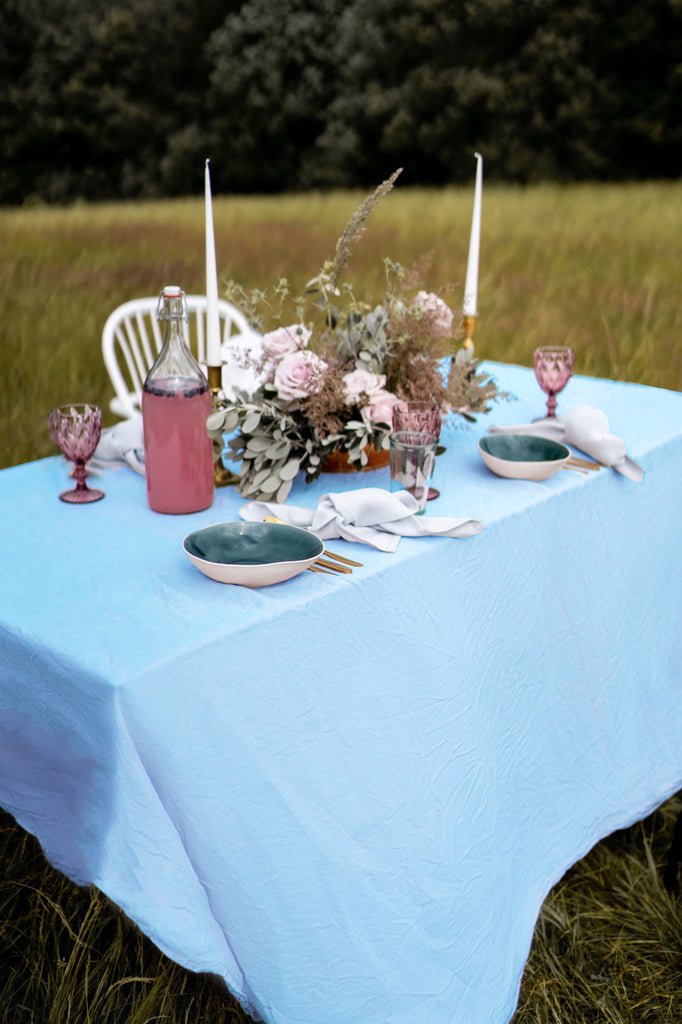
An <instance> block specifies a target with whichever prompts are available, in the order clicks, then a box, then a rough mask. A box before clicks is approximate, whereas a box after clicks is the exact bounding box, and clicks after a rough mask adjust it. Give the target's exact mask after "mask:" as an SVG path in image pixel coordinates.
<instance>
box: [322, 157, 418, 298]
mask: <svg viewBox="0 0 682 1024" xmlns="http://www.w3.org/2000/svg"><path fill="white" fill-rule="evenodd" d="M402 170H403V169H402V167H399V168H398V170H397V171H394V172H393V174H392V175H391V177H390V178H387V179H386V181H382V183H381V184H380V185H378V186H377V187H376V188H375V190H374V192H372V194H371V195H369V196H367V198H366V199H363V201H362V202H361V203H360V205H359V206H358V208H357V210H356V211H355V213H354V214H353V215H352V216H351V218H350V220H349V221H348V223H347V224H346V227H345V228H344V230H343V234H342V235H341V237H340V238H339V240H338V242H337V243H336V253H335V255H334V259H333V261H332V264H331V267H330V269H329V282H330V287H331V290H332V291H333V290H334V289H335V288H338V285H339V281H340V280H341V275H342V274H343V272H344V270H345V269H346V267H347V266H348V264H349V263H350V258H351V255H352V251H353V246H354V245H356V244H357V242H358V241H359V240H360V238H361V237H362V232H363V231H364V226H365V221H366V220H367V218H368V217H369V215H370V213H371V212H372V210H373V209H374V208H375V206H377V205H378V203H379V201H380V200H381V199H382V198H383V197H384V196H385V195H386V194H387V193H388V192H390V191H391V189H392V188H393V186H394V185H395V183H396V181H397V179H398V177H399V175H400V174H401V173H402Z"/></svg>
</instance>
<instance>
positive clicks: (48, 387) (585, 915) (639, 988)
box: [0, 183, 682, 1024]
mask: <svg viewBox="0 0 682 1024" xmlns="http://www.w3.org/2000/svg"><path fill="white" fill-rule="evenodd" d="M361 198H362V195H360V194H355V193H335V194H328V195H323V194H319V195H318V194H314V195H306V196H278V197H272V198H267V197H266V198H263V197H254V198H233V197H217V198H216V199H215V202H214V212H215V233H216V246H217V257H218V270H219V276H220V278H221V280H223V281H226V280H227V279H234V280H237V281H239V282H241V283H243V284H244V285H245V286H246V287H265V286H266V285H268V284H270V283H273V282H276V281H277V279H278V278H279V277H280V276H286V277H288V278H289V279H290V280H291V282H292V285H293V287H295V288H301V287H302V286H303V285H304V284H305V282H306V281H307V280H309V279H310V278H311V277H313V276H314V274H315V273H316V272H317V270H318V269H319V267H320V266H321V264H322V262H323V261H324V259H326V258H327V257H328V256H331V255H332V254H333V251H334V247H335V244H336V239H337V237H338V236H339V234H340V233H341V231H342V229H343V226H344V224H345V222H346V220H347V218H348V216H349V215H350V214H351V213H352V211H353V210H354V208H355V206H356V205H357V203H358V202H359V201H360V199H361ZM472 198H473V190H464V189H446V190H439V191H435V190H434V191H431V190H423V189H417V190H401V188H400V187H399V186H398V187H397V188H396V189H395V191H394V192H393V193H391V195H389V196H388V197H386V198H385V199H384V200H383V201H382V204H381V205H380V206H379V208H378V209H377V210H376V211H375V212H374V213H373V214H372V217H371V219H370V221H369V222H368V225H367V231H366V234H365V236H364V237H363V239H362V241H361V242H360V244H359V245H358V247H357V250H356V253H355V258H354V261H353V263H352V265H351V267H350V268H349V277H350V278H352V279H353V280H354V281H355V282H357V283H359V284H361V285H362V289H365V288H366V289H367V292H368V294H371V295H372V296H373V297H375V298H378V297H379V294H380V290H381V285H382V279H383V268H382V259H383V257H385V256H390V257H391V258H392V259H394V260H398V261H400V262H401V263H403V264H404V265H406V266H408V265H410V264H411V263H413V262H415V261H417V260H419V259H420V258H421V257H422V256H423V255H424V254H426V253H429V254H430V256H431V261H430V265H429V268H428V270H427V271H426V278H425V282H424V283H425V285H426V287H428V288H430V289H433V290H435V289H437V288H439V287H440V286H441V285H448V286H450V287H451V290H450V291H449V292H448V293H447V295H446V297H447V298H448V300H449V301H450V303H451V305H452V307H453V309H457V308H459V306H460V305H461V296H462V287H463V282H464V275H465V269H466V259H467V250H468V237H469V226H470V219H471V204H472ZM681 200H682V184H678V183H668V184H639V185H628V186H618V187H616V186H610V185H603V186H593V185H585V186H570V187H556V186H537V187H533V188H527V189H524V188H486V189H485V190H484V202H483V229H482V242H481V273H480V283H479V318H478V322H477V325H476V333H475V342H476V351H477V354H478V355H479V356H481V357H482V358H489V359H493V360H500V361H507V362H515V363H520V364H522V365H530V363H531V361H532V353H533V349H534V348H536V347H537V346H538V345H541V344H551V343H556V344H569V345H571V346H572V347H573V348H574V349H575V352H576V372H578V373H581V374H588V375H593V376H603V377H613V378H618V379H622V380H630V381H637V382H639V383H642V384H647V385H653V386H656V387H663V388H670V389H674V390H682V346H681V345H680V344H679V342H678V338H679V336H680V328H681V326H682V322H681V321H682V313H681V311H680V303H679V300H678V278H679V268H680V265H682V258H681V257H682V202H681ZM0 244H1V245H2V253H3V263H2V268H3V272H2V275H0V314H1V316H2V340H1V344H0V372H1V374H2V382H3V387H2V389H1V390H0V468H2V467H6V466H11V465H14V464H17V463H20V462H24V461H27V460H31V459H36V458H42V457H45V456H50V455H54V454H56V449H55V446H54V444H53V442H52V441H51V439H50V436H49V431H48V428H47V423H46V416H47V413H48V411H49V410H50V409H51V408H52V407H53V406H55V405H57V404H61V403H63V402H67V401H88V402H95V403H98V404H100V405H101V406H102V407H103V409H104V411H105V423H112V422H114V418H113V417H112V416H111V414H110V413H109V412H108V401H109V398H110V397H111V393H112V392H111V388H110V385H109V382H108V378H107V376H106V372H105V370H104V364H103V361H102V357H101V348H100V338H101V331H102V326H103V324H104V321H105V319H106V317H107V315H108V313H109V312H110V311H111V310H112V309H113V308H114V307H115V306H116V305H118V304H119V303H120V302H122V301H124V300H126V299H128V298H132V297H134V296H138V295H154V294H157V293H158V292H159V291H160V290H161V288H162V287H163V285H164V284H167V283H174V284H179V285H181V286H182V287H183V288H184V289H185V290H186V291H188V292H192V291H203V290H204V211H203V202H202V200H201V199H198V198H197V199H188V200H181V201H180V200H179V201H166V202H159V203H145V204H123V203H120V204H114V203H112V204H102V205H96V206H88V205H75V206H72V207H69V208H63V209H59V208H52V207H49V208H48V207H41V206H34V207H30V208H22V209H6V210H0ZM680 810H682V798H680V797H679V796H676V797H672V798H671V799H670V800H668V801H666V803H665V804H664V805H663V806H662V807H661V808H659V809H658V810H656V811H654V812H653V813H652V814H651V815H650V816H649V817H648V818H646V819H645V820H644V821H643V822H640V823H637V824H635V825H633V826H632V827H631V828H629V829H626V830H623V831H621V832H618V833H615V834H614V835H612V836H609V837H607V838H606V839H604V840H603V841H602V842H600V843H598V844H597V845H596V846H595V847H594V849H593V850H592V851H591V852H590V853H589V854H588V855H587V856H586V857H585V858H583V859H582V860H581V861H580V862H578V864H576V865H575V866H574V867H573V868H572V869H571V870H570V871H569V872H567V874H566V875H565V876H564V878H562V879H561V881H560V882H559V883H558V884H557V885H556V886H555V887H554V889H553V890H552V891H551V893H549V895H548V897H547V899H546V901H545V903H544V905H543V908H542V911H541V914H540V918H539V920H538V923H537V927H536V931H535V937H534V941H533V946H532V949H531V953H530V957H529V960H528V963H527V965H526V970H525V973H524V978H523V983H522V987H521V994H520V999H519V1007H518V1010H517V1012H516V1015H515V1017H514V1020H513V1024H654V1022H656V1024H679V1022H680V1021H682V998H681V997H680V991H681V989H682V900H681V899H680V897H679V896H677V895H673V894H669V893H668V892H667V891H666V890H665V889H664V887H663V885H662V883H661V872H662V867H663V864H664V863H665V857H666V851H667V847H668V844H669V842H670V837H671V833H672V828H673V823H674V820H675V818H676V816H677V814H678V813H679V811H680ZM0 860H1V861H2V864H3V871H2V876H1V877H0V960H1V962H2V970H1V971H0V1006H2V1007H3V1008H11V1016H8V1017H6V1018H5V1019H7V1020H8V1021H9V1020H11V1021H12V1024H95V1022H96V1024H151V1022H152V1021H154V1022H156V1021H164V1022H168V1024H190V1022H191V1024H246V1022H247V1021H248V1018H247V1017H246V1016H245V1015H244V1014H243V1013H242V1011H241V1010H240V1009H239V1007H237V1006H236V1005H235V1003H234V1002H233V1000H232V999H231V998H230V997H229V995H228V994H227V993H226V992H225V991H224V989H223V987H222V986H221V984H220V983H219V981H218V980H217V979H215V978H213V977H211V976H201V975H194V974H192V973H190V972H187V971H185V970H183V969H182V968H181V967H179V966H178V965H176V964H174V963H172V962H171V961H169V960H168V959H166V958H165V957H164V956H163V955H162V954H161V953H160V952H159V951H158V950H156V948H155V947H154V946H153V945H152V944H151V943H150V942H148V941H147V940H146V939H145V937H144V936H143V935H141V934H140V932H139V931H138V930H137V929H136V928H135V926H134V925H133V924H131V923H130V922H129V921H127V920H126V919H125V917H124V916H123V915H122V914H121V913H120V912H119V911H118V909H117V908H116V907H115V906H113V905H112V904H111V903H110V902H109V901H108V900H107V898H106V897H105V896H103V895H102V894H101V893H99V892H98V891H97V890H95V889H94V888H93V889H87V888H86V889H80V888H78V887H76V886H75V885H73V884H72V883H71V882H69V881H68V880H67V879H66V878H64V877H63V876H62V875H60V874H59V873H58V872H56V871H54V870H53V869H52V868H50V867H49V865H48V864H47V863H46V861H45V859H44V857H43V855H42V853H41V851H40V847H39V845H38V844H37V842H36V841H35V840H34V839H33V838H32V837H31V836H29V835H27V834H26V833H24V832H23V831H22V830H21V829H20V828H19V827H18V826H17V825H16V824H15V823H14V821H13V820H12V819H11V817H10V816H9V815H6V814H4V812H0ZM5 1012H9V1010H6V1011H5ZM316 1024H324V1021H320V1022H316ZM357 1024H362V1022H361V1021H358V1022H357ZM415 1024H425V1022H422V1021H420V1022H417V1021H415Z"/></svg>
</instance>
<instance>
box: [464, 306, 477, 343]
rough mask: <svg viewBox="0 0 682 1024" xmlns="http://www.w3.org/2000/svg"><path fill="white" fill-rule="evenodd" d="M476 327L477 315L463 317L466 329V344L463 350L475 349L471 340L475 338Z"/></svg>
mask: <svg viewBox="0 0 682 1024" xmlns="http://www.w3.org/2000/svg"><path fill="white" fill-rule="evenodd" d="M475 326H476V316H475V314H469V313H467V314H465V315H464V316H463V317H462V327H463V328H464V344H463V345H462V348H466V349H471V348H473V347H474V343H473V341H472V340H471V339H472V338H473V336H474V328H475Z"/></svg>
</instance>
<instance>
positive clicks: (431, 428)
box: [392, 401, 443, 501]
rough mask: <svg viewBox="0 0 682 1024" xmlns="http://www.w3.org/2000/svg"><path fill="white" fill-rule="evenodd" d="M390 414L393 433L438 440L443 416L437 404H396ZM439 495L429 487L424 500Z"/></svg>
mask: <svg viewBox="0 0 682 1024" xmlns="http://www.w3.org/2000/svg"><path fill="white" fill-rule="evenodd" d="M392 412H393V431H394V433H399V432H403V431H409V432H410V433H413V434H414V433H417V434H430V435H431V436H432V437H434V438H435V439H436V441H437V440H438V439H439V437H440V427H441V423H442V420H443V414H442V412H441V408H440V406H439V405H438V403H437V402H428V401H424V402H418V401H414V402H398V403H397V404H396V405H394V406H393V410H392ZM439 495H440V491H439V490H438V489H437V488H435V487H429V491H428V494H427V496H426V500H427V501H433V499H434V498H437V497H439Z"/></svg>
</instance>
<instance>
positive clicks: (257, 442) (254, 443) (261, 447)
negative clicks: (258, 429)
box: [246, 434, 271, 452]
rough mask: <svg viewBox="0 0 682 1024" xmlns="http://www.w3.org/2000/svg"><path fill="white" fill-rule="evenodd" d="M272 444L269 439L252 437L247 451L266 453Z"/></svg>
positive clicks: (261, 436)
mask: <svg viewBox="0 0 682 1024" xmlns="http://www.w3.org/2000/svg"><path fill="white" fill-rule="evenodd" d="M270 443H271V442H270V438H269V437H265V436H264V435H263V434H257V435H256V436H255V437H250V438H249V440H248V441H247V442H246V450H247V451H249V452H264V451H265V449H266V448H269V447H270Z"/></svg>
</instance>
